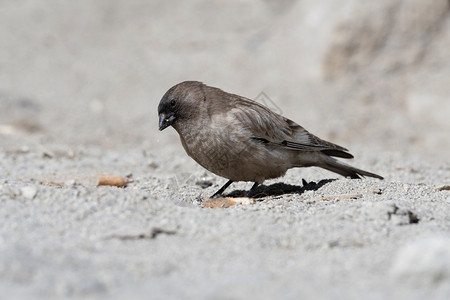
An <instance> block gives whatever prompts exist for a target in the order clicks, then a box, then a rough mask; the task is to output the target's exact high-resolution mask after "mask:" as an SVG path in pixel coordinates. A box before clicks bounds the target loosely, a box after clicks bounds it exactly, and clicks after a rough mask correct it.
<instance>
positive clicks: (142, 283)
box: [0, 0, 450, 299]
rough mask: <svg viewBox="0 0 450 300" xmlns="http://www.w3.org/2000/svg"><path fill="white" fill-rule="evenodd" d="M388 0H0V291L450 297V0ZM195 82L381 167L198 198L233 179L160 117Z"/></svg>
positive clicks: (27, 295) (95, 295)
mask: <svg viewBox="0 0 450 300" xmlns="http://www.w3.org/2000/svg"><path fill="white" fill-rule="evenodd" d="M395 3H396V4H395ZM395 3H394V4H393V3H391V1H379V2H377V4H371V5H369V6H364V5H360V4H359V1H356V0H355V1H353V0H351V1H350V0H348V1H335V0H333V1H331V0H330V1H321V3H317V1H306V0H305V1H292V0H285V1H268V0H266V1H242V0H233V1H202V0H196V1H191V2H185V1H183V2H181V1H180V2H176V5H174V3H169V1H152V2H148V1H143V0H131V1H119V0H102V1H100V0H99V1H95V3H92V2H91V1H73V2H61V1H56V0H55V1H53V0H46V1H32V0H21V1H14V2H11V1H1V3H0V6H1V9H0V37H1V39H2V47H0V220H1V221H0V293H1V295H3V296H5V297H7V298H8V299H61V298H74V299H105V298H108V299H125V298H127V299H148V298H152V299H180V298H189V299H250V298H257V297H258V298H260V299H280V298H281V299H405V298H410V299H449V298H450V209H449V207H450V160H449V157H450V151H449V149H450V139H449V132H450V119H449V117H448V116H449V115H450V106H449V105H450V101H449V99H448V95H450V89H449V87H450V85H449V84H448V82H449V81H448V80H449V78H450V61H449V60H448V50H446V49H449V47H450V21H449V18H448V16H449V11H450V9H449V7H448V1H439V0H433V1H428V2H427V4H426V5H425V4H424V3H425V2H421V1H406V0H405V1H398V2H395ZM380 20H383V21H380ZM386 24H387V25H386ZM188 79H189V80H201V81H204V82H205V83H207V84H210V85H216V86H219V87H221V88H223V89H225V90H227V91H229V92H233V93H237V94H241V95H243V96H247V97H249V98H257V100H258V101H261V102H262V103H264V104H266V105H267V106H269V107H270V108H272V109H274V110H276V111H278V112H281V113H283V114H284V115H286V116H287V117H289V118H291V119H293V120H295V121H296V122H298V123H299V124H301V125H303V126H304V127H305V128H306V129H308V130H309V131H311V132H312V133H314V134H317V135H318V136H320V137H322V138H324V139H327V140H330V141H332V142H335V143H337V144H340V145H343V146H346V147H348V148H349V149H350V151H351V153H353V154H354V155H355V159H354V160H353V161H351V164H353V165H355V166H357V167H360V168H362V169H366V170H368V171H371V172H375V173H377V174H380V175H382V176H384V177H385V180H383V181H380V180H376V179H363V180H348V179H345V178H342V177H339V176H338V175H335V174H332V173H330V172H327V171H324V170H319V169H315V168H311V169H293V170H290V171H289V172H288V173H287V174H286V176H284V177H283V178H279V179H276V180H271V181H267V182H265V185H264V186H263V187H261V188H259V190H258V191H259V192H260V193H259V196H258V197H256V198H255V199H242V198H240V197H241V196H242V194H243V190H247V189H249V188H250V186H251V183H237V184H233V185H232V186H231V187H230V188H229V190H227V191H228V192H229V193H230V194H231V196H233V197H234V202H236V204H235V203H233V202H232V200H230V199H227V200H223V201H222V202H218V201H215V202H211V201H209V200H208V196H209V195H211V194H212V193H214V191H215V190H217V189H218V188H219V187H220V186H221V185H222V184H223V183H224V182H225V179H223V178H219V177H217V176H215V175H214V174H211V173H209V172H208V171H206V170H204V169H202V168H201V167H200V166H198V165H196V164H195V162H193V161H192V160H191V159H190V158H189V157H187V155H186V154H185V153H184V151H183V149H182V146H181V144H180V142H179V140H178V137H177V135H176V133H175V131H174V130H172V129H171V128H169V129H167V130H165V131H163V132H158V130H157V113H156V108H157V104H158V102H159V100H160V98H161V97H162V95H163V94H164V92H165V91H166V90H167V89H168V88H169V87H171V86H172V85H173V84H175V83H177V82H179V81H182V80H188ZM261 92H263V93H264V95H265V96H264V95H262V96H260V97H257V96H258V95H260V93H261ZM98 174H114V175H119V176H123V177H128V178H130V179H131V180H132V182H131V183H129V184H128V185H127V186H126V187H123V188H118V187H111V186H100V187H97V186H96V180H97V176H98ZM302 179H304V180H306V182H307V184H306V186H305V185H304V183H303V181H302ZM232 204H234V205H232ZM207 207H214V208H207Z"/></svg>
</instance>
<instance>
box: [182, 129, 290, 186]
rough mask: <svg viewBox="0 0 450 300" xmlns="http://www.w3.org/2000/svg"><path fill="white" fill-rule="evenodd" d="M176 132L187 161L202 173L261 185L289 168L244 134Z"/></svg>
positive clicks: (236, 132) (221, 130) (246, 133)
mask: <svg viewBox="0 0 450 300" xmlns="http://www.w3.org/2000/svg"><path fill="white" fill-rule="evenodd" d="M177 131H178V133H179V135H180V139H181V143H182V144H183V147H184V149H185V150H186V152H187V154H188V155H189V156H190V157H192V158H193V159H194V160H195V161H196V162H197V163H198V164H200V165H201V166H203V167H204V168H205V169H207V170H209V171H211V172H213V173H215V174H217V175H219V176H222V177H225V178H228V179H231V180H233V181H254V182H260V183H262V182H263V181H264V180H265V179H268V178H276V177H279V176H281V175H283V174H284V173H285V172H286V170H287V169H288V168H289V166H288V164H287V163H286V161H285V159H284V158H283V157H282V155H281V156H280V154H279V153H276V151H275V152H274V151H271V150H270V149H267V147H266V146H265V145H263V144H261V143H258V142H255V141H254V140H253V139H251V137H250V134H249V133H248V132H246V131H245V130H237V129H236V128H231V127H229V126H224V127H220V128H217V127H213V126H211V125H208V126H203V127H202V128H196V129H192V128H191V129H190V130H177ZM281 154H282V153H281Z"/></svg>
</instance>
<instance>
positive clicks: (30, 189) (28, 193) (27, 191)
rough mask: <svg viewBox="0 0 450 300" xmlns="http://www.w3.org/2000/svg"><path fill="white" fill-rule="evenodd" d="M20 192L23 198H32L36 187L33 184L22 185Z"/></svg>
mask: <svg viewBox="0 0 450 300" xmlns="http://www.w3.org/2000/svg"><path fill="white" fill-rule="evenodd" d="M20 192H21V194H22V196H24V197H25V198H27V199H29V200H32V199H34V197H36V194H37V188H36V187H35V186H24V187H23V188H21V189H20Z"/></svg>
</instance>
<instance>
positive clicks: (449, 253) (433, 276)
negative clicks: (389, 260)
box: [390, 237, 450, 285]
mask: <svg viewBox="0 0 450 300" xmlns="http://www.w3.org/2000/svg"><path fill="white" fill-rule="evenodd" d="M390 274H391V276H393V277H394V278H395V279H397V280H401V281H406V282H408V283H410V284H412V285H428V284H436V283H438V282H441V281H444V280H450V239H446V238H438V237H436V238H427V239H423V240H419V241H416V242H413V243H411V244H409V245H406V246H404V247H403V248H401V249H400V250H399V251H398V252H397V255H396V256H395V259H394V261H393V264H392V268H391V271H390Z"/></svg>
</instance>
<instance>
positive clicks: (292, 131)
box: [228, 96, 353, 158]
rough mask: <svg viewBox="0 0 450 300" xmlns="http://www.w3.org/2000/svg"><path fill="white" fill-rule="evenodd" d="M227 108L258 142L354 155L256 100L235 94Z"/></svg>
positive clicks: (295, 148)
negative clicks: (231, 103)
mask: <svg viewBox="0 0 450 300" xmlns="http://www.w3.org/2000/svg"><path fill="white" fill-rule="evenodd" d="M230 107H231V109H230V111H229V112H228V113H232V114H233V116H234V118H236V119H237V120H238V121H239V123H240V124H242V125H243V126H244V128H245V129H247V130H249V131H250V132H251V135H252V136H251V138H253V139H254V140H256V141H258V142H263V143H266V144H271V145H276V146H279V147H283V148H287V149H292V150H299V151H323V152H324V153H325V154H327V155H330V156H337V157H343V158H352V157H353V156H352V155H351V154H350V153H347V151H348V150H347V149H346V148H344V147H342V146H339V145H336V144H333V143H330V142H327V141H324V140H322V139H320V138H318V137H317V136H315V135H313V134H311V133H309V132H308V131H307V130H306V129H304V128H303V127H302V126H300V125H298V124H297V123H295V122H294V121H292V120H289V119H287V118H285V117H283V116H281V115H279V114H277V113H275V112H273V111H271V110H269V109H268V108H266V107H265V106H263V105H261V104H259V103H257V102H255V101H252V100H250V99H246V98H244V97H239V96H237V97H236V98H234V99H233V105H231V106H230Z"/></svg>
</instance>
